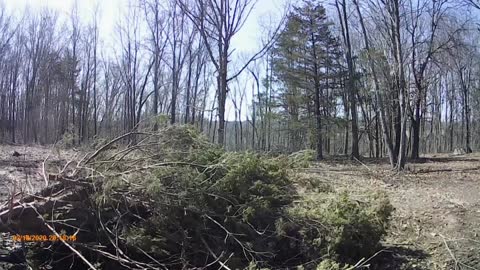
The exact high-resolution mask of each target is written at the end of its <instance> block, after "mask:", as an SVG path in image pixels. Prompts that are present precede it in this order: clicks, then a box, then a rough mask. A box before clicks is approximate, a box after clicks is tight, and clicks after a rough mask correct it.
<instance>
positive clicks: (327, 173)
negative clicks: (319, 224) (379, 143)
mask: <svg viewBox="0 0 480 270" xmlns="http://www.w3.org/2000/svg"><path fill="white" fill-rule="evenodd" d="M14 151H17V152H18V153H20V154H22V155H21V156H19V157H14V156H12V154H13V152H14ZM74 156H77V157H78V156H79V153H78V152H75V151H59V150H54V149H53V148H52V147H38V146H35V147H34V146H1V147H0V205H3V204H4V203H6V202H7V201H8V199H9V198H11V197H10V196H11V194H13V193H18V192H19V191H20V190H23V191H25V192H26V193H34V192H36V191H38V190H39V189H41V188H43V187H45V180H44V178H43V166H42V164H43V161H44V160H45V159H46V158H47V157H48V161H49V162H48V164H50V165H49V166H48V168H47V170H49V171H50V172H52V171H53V172H55V170H59V169H61V167H62V164H65V162H66V160H69V159H71V158H72V157H74ZM304 173H307V174H309V175H312V176H315V178H318V179H319V180H320V181H322V182H325V183H329V184H331V185H332V186H333V187H334V188H335V189H337V190H342V189H348V190H349V191H351V192H354V193H357V194H359V196H361V194H365V193H364V192H365V191H368V190H379V189H380V190H384V191H386V192H387V193H388V195H389V197H390V200H391V202H392V204H393V206H394V207H395V212H394V215H393V219H392V224H391V228H390V230H389V235H388V236H387V237H386V239H385V240H384V242H383V245H384V247H385V249H384V250H383V251H382V252H381V253H380V254H378V255H377V256H376V257H375V258H372V259H371V260H370V262H372V269H392V270H393V269H434V270H436V269H442V270H443V269H455V270H456V269H479V270H480V237H479V234H480V154H470V155H461V156H452V155H445V154H442V155H431V156H428V157H425V158H423V159H422V160H420V161H418V162H415V163H409V164H408V165H407V170H406V171H405V172H404V173H401V174H398V173H396V172H394V171H392V170H390V169H389V165H388V164H387V161H386V160H373V159H365V160H363V161H362V162H359V161H350V160H347V159H341V158H338V159H329V160H327V161H325V162H321V163H318V164H315V165H314V166H313V167H311V168H308V169H305V171H304ZM14 189H15V190H14ZM17 199H18V198H17ZM0 238H2V237H0ZM3 238H5V237H3ZM2 240H5V239H2ZM0 249H1V248H0ZM378 263H381V265H382V267H381V268H376V267H375V266H374V265H376V264H378ZM0 268H1V267H0Z"/></svg>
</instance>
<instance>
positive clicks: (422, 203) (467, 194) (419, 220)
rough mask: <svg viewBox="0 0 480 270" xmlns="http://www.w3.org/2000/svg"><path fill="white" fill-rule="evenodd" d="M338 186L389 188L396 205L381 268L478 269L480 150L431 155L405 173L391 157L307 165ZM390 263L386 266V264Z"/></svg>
mask: <svg viewBox="0 0 480 270" xmlns="http://www.w3.org/2000/svg"><path fill="white" fill-rule="evenodd" d="M307 172H308V173H312V174H315V175H316V176H318V177H319V178H321V179H322V180H324V181H325V182H330V183H332V184H333V186H334V187H335V189H339V190H342V189H348V190H349V191H353V192H355V193H357V192H358V194H364V191H366V190H378V189H381V190H385V191H386V192H387V193H388V195H389V197H390V200H391V203H392V204H393V206H394V207H395V212H394V214H393V220H392V224H391V228H390V230H389V235H388V236H387V237H386V239H385V241H384V243H383V244H384V246H385V249H384V251H383V252H382V253H381V254H379V255H378V256H377V258H374V259H372V262H374V261H375V260H377V261H380V260H381V261H382V265H383V266H382V267H381V269H480V237H479V234H480V154H470V155H461V156H453V155H445V154H441V155H440V154H439V155H430V156H427V157H425V158H422V159H421V160H419V161H418V162H415V163H409V164H408V165H407V170H406V172H404V173H401V174H398V173H396V172H394V171H392V170H391V169H390V168H389V165H388V164H387V160H381V161H380V160H368V159H367V160H364V161H362V162H358V161H349V160H345V159H343V160H342V159H336V160H329V161H326V162H322V163H320V164H317V165H316V166H315V167H314V168H309V169H307ZM385 265H388V266H385Z"/></svg>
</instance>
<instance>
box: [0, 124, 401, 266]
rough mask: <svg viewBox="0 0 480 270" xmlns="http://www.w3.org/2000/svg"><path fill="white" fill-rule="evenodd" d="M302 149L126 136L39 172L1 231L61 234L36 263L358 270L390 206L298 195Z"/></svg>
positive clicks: (380, 200) (189, 132) (178, 133)
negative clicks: (287, 151)
mask: <svg viewBox="0 0 480 270" xmlns="http://www.w3.org/2000/svg"><path fill="white" fill-rule="evenodd" d="M122 145H123V146H122ZM125 145H126V146H125ZM310 155H311V153H310V152H308V151H306V152H305V153H297V154H295V155H293V156H291V157H288V156H279V157H273V158H272V157H267V156H265V155H260V154H255V153H249V152H246V153H232V152H225V151H224V150H222V148H220V147H218V146H216V145H213V144H211V143H209V142H208V141H207V140H206V139H205V138H204V137H203V136H202V135H201V134H199V133H198V132H196V131H195V130H194V129H193V128H189V127H179V126H172V127H168V128H166V129H163V130H161V131H159V132H155V133H151V132H132V133H128V134H125V135H123V136H120V137H118V138H116V139H114V140H112V141H109V142H106V143H104V144H103V146H101V147H99V148H98V149H96V150H94V151H92V152H91V153H88V154H86V155H85V156H84V157H83V158H82V159H80V160H78V161H71V162H68V163H67V164H65V166H63V168H61V170H60V171H59V172H56V173H50V174H49V173H45V181H46V182H48V186H47V187H46V188H45V189H44V190H43V191H42V192H40V193H39V194H36V195H30V196H25V197H24V198H23V199H21V200H19V201H13V200H12V201H11V202H10V203H8V204H7V205H5V206H4V207H3V209H0V219H1V221H2V224H1V230H2V231H8V232H10V233H13V234H22V235H25V234H37V235H38V234H45V235H58V236H64V235H65V236H67V238H61V237H60V238H58V239H59V241H47V242H38V243H35V244H34V245H33V246H32V247H31V249H30V250H31V252H29V254H28V255H27V261H28V263H30V264H35V265H36V266H37V268H38V269H47V268H48V267H53V268H54V269H68V268H69V269H87V268H90V269H210V268H212V269H219V268H223V269H246V268H248V269H286V268H294V267H299V266H301V267H303V268H304V269H355V268H358V267H359V266H364V263H365V258H368V256H371V255H373V254H374V253H375V252H376V251H378V244H379V241H380V239H381V237H382V236H383V235H384V234H385V233H386V227H387V224H388V220H389V217H390V214H391V211H392V207H391V205H390V203H389V202H388V200H387V199H386V198H385V197H383V196H381V195H378V194H377V195H372V196H369V198H370V199H369V201H364V202H359V201H356V200H353V199H351V198H349V196H348V195H347V194H336V193H334V191H333V189H326V190H328V191H325V192H324V193H322V192H317V194H316V195H315V197H312V196H308V197H306V196H304V195H302V194H299V192H298V191H297V188H296V187H297V186H298V183H300V182H301V181H300V180H298V179H297V174H296V173H295V171H296V168H298V166H305V159H308V157H309V156H310ZM297 180H298V181H297ZM312 198H314V199H312ZM68 236H75V239H76V240H75V241H74V240H72V239H74V238H72V237H70V238H69V237H68ZM359 260H360V263H356V262H358V261H359ZM362 262H364V263H362ZM354 264H356V265H354ZM328 265H332V266H331V267H330V266H328ZM326 266H328V267H327V268H325V267H326ZM332 267H334V268H332ZM335 267H336V268H335Z"/></svg>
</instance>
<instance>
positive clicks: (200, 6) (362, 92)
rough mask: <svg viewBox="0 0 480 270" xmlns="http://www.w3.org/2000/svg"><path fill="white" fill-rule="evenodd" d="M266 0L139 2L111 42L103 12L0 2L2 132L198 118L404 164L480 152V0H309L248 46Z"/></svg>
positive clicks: (281, 145) (322, 149) (52, 132)
mask: <svg viewBox="0 0 480 270" xmlns="http://www.w3.org/2000/svg"><path fill="white" fill-rule="evenodd" d="M257 2H258V1H256V0H215V1H211V0H197V1H186V0H168V1H160V0H139V1H129V2H128V7H125V8H124V10H125V14H123V15H122V16H119V18H118V22H117V27H116V28H115V31H114V33H109V36H101V35H100V31H99V18H100V17H101V10H100V9H99V7H96V8H94V9H93V10H94V11H93V12H92V14H91V18H88V19H86V18H84V16H80V15H79V11H78V8H76V5H74V6H73V7H72V9H71V12H70V14H69V15H68V18H65V17H62V16H60V15H59V14H58V12H54V11H53V10H48V9H43V10H39V11H37V10H31V9H26V10H25V12H24V14H20V15H18V14H14V13H9V12H8V11H7V10H6V9H5V8H1V9H0V74H1V75H0V138H1V141H2V142H11V143H40V144H52V143H55V142H57V141H59V140H61V139H62V138H65V136H70V137H71V138H72V143H73V144H82V143H85V142H89V141H92V140H94V139H96V138H102V137H111V136H115V135H117V134H120V133H124V132H129V131H132V130H136V129H138V128H141V127H142V128H144V127H147V128H151V129H153V130H157V129H159V128H160V127H161V126H165V125H171V124H176V123H185V124H191V125H194V126H196V127H197V128H198V129H200V130H201V131H202V132H204V133H205V134H207V136H208V137H209V138H210V140H212V141H215V142H218V143H219V144H221V145H224V146H225V148H227V149H229V150H246V149H253V150H258V151H268V152H293V151H299V150H302V149H315V150H316V153H317V155H316V156H317V159H319V160H320V159H322V158H324V156H325V155H338V154H345V155H350V156H351V157H352V158H356V159H360V158H361V157H363V156H369V157H383V156H388V157H389V160H390V163H391V165H392V167H394V168H397V169H403V167H404V165H405V162H406V160H407V158H411V159H418V158H419V157H420V154H421V153H435V152H451V151H453V150H454V149H455V148H463V149H465V151H466V152H467V153H468V152H472V151H473V150H474V149H477V148H478V145H479V144H480V142H479V140H478V136H476V135H477V134H479V132H480V130H479V129H480V127H479V125H478V124H477V123H476V122H477V121H476V120H477V119H479V118H480V110H479V109H478V108H480V107H479V106H478V105H480V104H479V102H480V90H479V77H480V66H479V64H480V61H479V59H480V57H479V50H478V42H479V37H480V35H479V30H478V27H477V24H476V21H475V16H474V15H475V12H478V10H479V8H478V7H479V3H478V2H476V1H475V0H465V2H460V1H454V0H329V1H314V0H305V1H301V2H299V3H293V4H291V5H288V6H286V7H285V10H284V11H283V12H284V15H283V16H282V17H281V18H280V19H279V20H278V22H276V23H270V25H268V26H264V27H263V28H262V30H265V31H263V32H264V37H263V38H262V40H261V41H259V42H258V43H259V44H260V45H259V48H258V50H257V51H255V52H253V53H251V54H246V55H243V54H240V53H239V52H238V51H239V50H240V49H241V48H235V47H234V44H235V43H234V42H233V41H234V39H235V38H236V37H237V36H238V33H239V32H240V31H241V30H242V28H244V27H245V23H246V21H247V20H254V19H255V18H253V17H250V14H251V12H252V10H254V9H255V8H257V5H258V3H257ZM249 17H250V18H249ZM259 28H260V27H259ZM107 40H114V42H113V44H112V46H108V45H107V42H106V41H107ZM110 47H113V48H110Z"/></svg>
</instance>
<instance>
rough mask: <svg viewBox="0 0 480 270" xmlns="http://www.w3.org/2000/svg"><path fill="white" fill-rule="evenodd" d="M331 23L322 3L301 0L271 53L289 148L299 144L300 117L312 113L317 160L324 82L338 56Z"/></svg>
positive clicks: (320, 136)
mask: <svg viewBox="0 0 480 270" xmlns="http://www.w3.org/2000/svg"><path fill="white" fill-rule="evenodd" d="M330 25H331V23H330V22H329V21H328V19H327V16H326V14H325V8H324V7H323V6H322V5H320V4H318V3H315V2H314V1H304V2H303V5H302V6H297V7H294V8H293V10H292V12H291V13H290V14H289V15H288V18H287V23H286V27H285V29H284V30H283V31H282V33H281V34H280V36H279V38H278V41H277V43H276V44H275V47H274V53H273V57H274V58H273V62H274V65H273V70H274V74H275V76H276V80H277V81H278V82H279V83H280V84H281V85H282V95H281V99H282V104H283V107H284V109H285V111H286V115H287V117H288V123H289V132H290V136H289V140H290V144H289V145H291V146H292V149H290V150H293V151H296V150H298V149H299V148H300V147H301V142H302V136H301V133H302V131H304V130H305V126H304V125H303V124H302V121H301V120H302V118H307V117H308V116H312V115H313V116H314V119H315V121H314V134H315V136H314V138H313V139H314V141H315V143H314V144H315V147H316V151H317V159H318V160H321V159H322V158H323V151H322V139H323V135H322V133H323V132H322V111H323V110H322V106H323V105H325V104H324V102H323V96H324V95H323V92H324V91H323V89H324V85H325V84H324V83H323V82H324V81H325V79H326V78H327V77H326V76H327V74H326V73H327V70H330V72H331V70H334V69H335V67H334V63H338V61H337V60H338V59H339V58H340V54H339V45H338V42H337V40H336V38H334V36H333V35H332V33H331V31H330ZM337 70H338V68H337ZM312 101H313V104H312ZM302 116H305V117H302Z"/></svg>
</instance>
